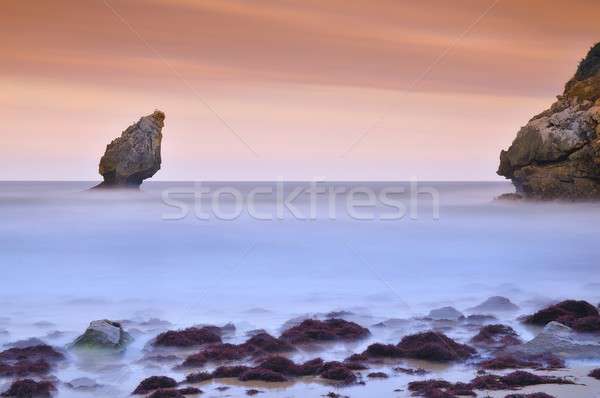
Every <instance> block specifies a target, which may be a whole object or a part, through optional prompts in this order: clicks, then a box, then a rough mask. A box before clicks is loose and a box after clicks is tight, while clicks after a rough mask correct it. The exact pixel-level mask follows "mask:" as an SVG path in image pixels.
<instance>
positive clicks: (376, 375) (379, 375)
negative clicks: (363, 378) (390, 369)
mask: <svg viewBox="0 0 600 398" xmlns="http://www.w3.org/2000/svg"><path fill="white" fill-rule="evenodd" d="M367 377H368V378H369V379H387V378H388V377H389V376H388V375H387V373H384V372H371V373H369V374H368V375H367Z"/></svg>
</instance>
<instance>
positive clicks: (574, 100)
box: [498, 43, 600, 200]
mask: <svg viewBox="0 0 600 398" xmlns="http://www.w3.org/2000/svg"><path fill="white" fill-rule="evenodd" d="M599 99H600V43H598V44H596V45H595V46H594V47H593V48H592V49H591V50H590V51H589V53H588V54H587V56H586V57H585V59H584V60H583V61H581V63H580V64H579V67H578V69H577V72H576V73H575V76H574V77H573V78H572V79H571V80H570V81H569V82H567V84H566V86H565V89H564V92H563V94H562V95H560V96H558V99H557V101H556V102H555V103H554V104H552V106H551V107H550V108H549V109H548V110H546V111H544V112H542V113H540V114H539V115H537V116H534V117H533V118H532V119H531V120H530V121H529V122H528V123H527V125H525V126H524V127H523V128H521V130H520V131H519V132H518V134H517V137H516V138H515V140H514V141H513V143H512V145H511V146H510V147H509V148H508V150H506V151H502V152H501V154H500V166H499V168H498V174H499V175H501V176H504V177H506V178H509V179H511V180H512V182H513V184H514V185H515V187H516V190H517V193H518V194H521V195H523V196H524V197H526V198H535V199H567V200H589V199H600V134H599V132H600V127H599V122H600V101H599Z"/></svg>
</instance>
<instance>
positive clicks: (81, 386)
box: [65, 377, 102, 391]
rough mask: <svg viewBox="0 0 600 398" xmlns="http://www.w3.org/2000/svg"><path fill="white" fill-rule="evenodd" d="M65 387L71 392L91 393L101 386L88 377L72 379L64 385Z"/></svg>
mask: <svg viewBox="0 0 600 398" xmlns="http://www.w3.org/2000/svg"><path fill="white" fill-rule="evenodd" d="M65 385H66V386H67V387H69V388H71V389H73V390H80V391H92V390H96V389H98V388H100V387H102V385H100V384H98V383H96V380H94V379H90V378H88V377H79V378H77V379H73V380H71V381H69V382H67V383H65Z"/></svg>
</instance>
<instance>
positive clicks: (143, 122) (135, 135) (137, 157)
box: [96, 110, 165, 188]
mask: <svg viewBox="0 0 600 398" xmlns="http://www.w3.org/2000/svg"><path fill="white" fill-rule="evenodd" d="M164 121H165V114H164V113H163V112H161V111H158V110H156V111H154V113H152V114H151V115H148V116H144V117H142V118H141V119H140V120H139V121H138V122H137V123H135V124H132V125H131V126H129V127H128V128H127V130H125V131H123V133H122V134H121V136H120V137H119V138H115V139H114V140H113V141H112V142H111V143H110V144H108V145H107V147H106V152H105V153H104V156H102V159H100V167H99V172H100V174H101V175H102V177H103V178H104V182H102V183H101V184H100V185H98V186H97V187H96V188H129V187H134V188H136V187H139V186H140V185H141V183H142V182H143V181H144V180H145V179H146V178H150V177H152V176H153V175H154V174H155V173H156V172H157V171H158V170H160V163H161V157H160V144H161V141H162V133H161V130H162V128H163V127H164V125H165V123H164Z"/></svg>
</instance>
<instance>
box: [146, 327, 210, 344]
mask: <svg viewBox="0 0 600 398" xmlns="http://www.w3.org/2000/svg"><path fill="white" fill-rule="evenodd" d="M220 342H221V336H220V335H219V334H218V333H217V332H216V331H215V329H213V328H212V327H201V328H197V327H191V328H187V329H183V330H169V331H167V332H164V333H161V334H159V335H158V336H156V339H155V340H154V345H155V346H163V347H180V348H181V347H194V346H198V345H203V344H209V343H220Z"/></svg>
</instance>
